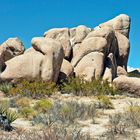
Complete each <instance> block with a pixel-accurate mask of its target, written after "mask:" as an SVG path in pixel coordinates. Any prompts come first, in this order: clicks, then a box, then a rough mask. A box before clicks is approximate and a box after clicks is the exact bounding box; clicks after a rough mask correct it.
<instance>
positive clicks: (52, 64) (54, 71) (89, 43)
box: [0, 14, 133, 83]
mask: <svg viewBox="0 0 140 140" xmlns="http://www.w3.org/2000/svg"><path fill="white" fill-rule="evenodd" d="M129 31H130V17H129V16H127V15H125V14H121V15H119V16H117V17H115V18H114V19H112V20H109V21H107V22H105V23H102V24H100V25H99V26H97V27H95V28H88V27H86V26H83V25H80V26H78V27H75V28H70V29H69V28H54V29H51V30H48V31H47V32H45V33H44V36H43V37H35V38H33V39H32V41H31V44H32V47H31V48H29V49H27V50H26V51H24V50H25V49H24V46H23V43H22V42H21V41H20V40H19V39H18V38H10V39H8V40H7V41H5V42H4V43H3V44H2V45H1V46H0V68H1V74H0V79H1V80H2V81H5V80H9V81H15V80H19V79H28V80H30V81H32V80H39V79H41V80H43V81H46V82H50V81H53V82H57V81H58V79H59V80H60V79H65V78H67V77H69V76H71V75H75V76H80V77H84V79H85V80H88V81H91V80H93V79H98V78H102V79H103V80H107V81H109V82H112V81H113V80H114V79H115V80H114V82H115V83H119V82H120V81H121V80H120V79H121V78H120V79H119V78H117V77H120V76H122V75H127V62H128V57H129V50H130V43H129ZM116 78H117V79H116ZM127 80H128V81H129V80H131V78H129V79H126V81H127ZM132 80H133V79H132Z"/></svg>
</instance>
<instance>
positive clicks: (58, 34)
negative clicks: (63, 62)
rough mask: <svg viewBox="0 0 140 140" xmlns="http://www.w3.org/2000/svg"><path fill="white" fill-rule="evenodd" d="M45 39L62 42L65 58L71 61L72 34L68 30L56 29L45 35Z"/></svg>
mask: <svg viewBox="0 0 140 140" xmlns="http://www.w3.org/2000/svg"><path fill="white" fill-rule="evenodd" d="M44 37H45V38H52V39H55V40H56V41H60V43H61V45H62V47H63V49H64V54H65V58H66V59H69V58H70V56H71V51H72V48H71V43H70V33H69V29H68V28H55V29H51V30H49V31H47V32H45V33H44Z"/></svg>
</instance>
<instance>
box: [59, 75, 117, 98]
mask: <svg viewBox="0 0 140 140" xmlns="http://www.w3.org/2000/svg"><path fill="white" fill-rule="evenodd" d="M61 91H62V93H72V94H74V95H77V96H90V95H115V94H118V91H117V89H116V88H115V87H113V86H110V85H109V83H108V82H107V81H101V80H93V81H90V82H89V81H85V80H84V79H83V78H79V77H76V78H74V77H71V78H69V79H68V81H67V82H64V83H63V84H62V86H61Z"/></svg>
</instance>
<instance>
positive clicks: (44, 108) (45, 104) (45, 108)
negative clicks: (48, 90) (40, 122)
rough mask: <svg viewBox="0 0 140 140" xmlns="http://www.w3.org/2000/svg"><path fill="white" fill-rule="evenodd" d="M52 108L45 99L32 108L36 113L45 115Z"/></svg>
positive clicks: (49, 102) (51, 104)
mask: <svg viewBox="0 0 140 140" xmlns="http://www.w3.org/2000/svg"><path fill="white" fill-rule="evenodd" d="M52 107H53V103H52V102H51V101H50V100H47V99H42V100H40V101H38V102H37V103H36V104H35V106H34V108H35V109H36V110H38V112H42V113H46V112H47V111H48V110H50V109H51V108H52Z"/></svg>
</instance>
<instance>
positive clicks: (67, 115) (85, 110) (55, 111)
mask: <svg viewBox="0 0 140 140" xmlns="http://www.w3.org/2000/svg"><path fill="white" fill-rule="evenodd" d="M50 106H51V108H50ZM39 108H40V107H39ZM37 110H38V109H37ZM96 112H97V109H96V106H95V104H94V103H89V104H86V103H78V102H77V101H75V100H73V101H67V102H64V101H63V102H62V101H55V102H54V103H53V106H52V105H49V110H48V111H47V113H46V114H44V115H40V114H37V115H36V116H35V117H34V118H33V124H35V123H36V122H37V123H42V124H43V123H44V122H46V125H48V124H50V123H51V122H56V123H60V124H62V123H66V124H74V123H76V121H77V119H79V120H86V119H92V122H94V118H95V116H96ZM40 113H41V112H40ZM42 113H44V111H42ZM41 118H42V120H41Z"/></svg>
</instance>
